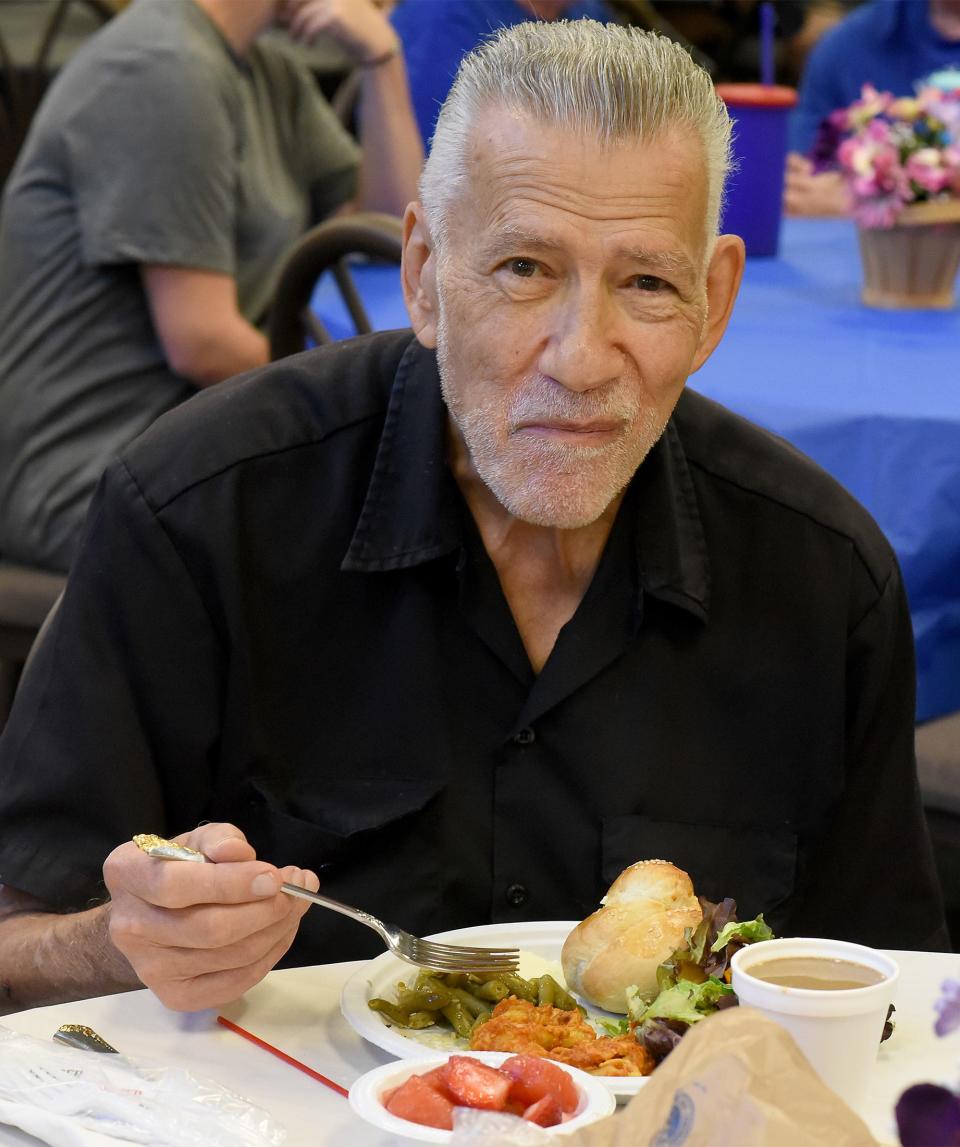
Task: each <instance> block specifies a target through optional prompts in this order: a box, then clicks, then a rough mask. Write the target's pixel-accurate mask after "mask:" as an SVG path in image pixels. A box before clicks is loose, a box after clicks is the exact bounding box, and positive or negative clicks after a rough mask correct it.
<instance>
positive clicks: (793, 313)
mask: <svg viewBox="0 0 960 1147" xmlns="http://www.w3.org/2000/svg"><path fill="white" fill-rule="evenodd" d="M357 278H358V285H359V288H360V291H361V294H362V295H363V297H364V299H365V301H366V302H367V304H368V307H369V311H370V317H371V320H372V322H373V325H374V327H375V329H377V330H387V329H391V328H396V327H403V326H406V325H407V316H406V312H405V310H404V307H403V300H402V298H401V294H400V285H399V278H398V275H397V272H396V269H395V268H392V267H359V268H358V276H357ZM859 289H860V261H859V255H858V253H857V242H856V234H855V231H854V227H853V225H852V224H851V223H849V222H847V221H845V220H786V221H785V223H784V227H783V234H782V240H781V249H780V255H779V257H777V258H773V259H749V260H748V261H747V270H746V274H745V276H744V283H743V287H742V289H741V294H740V299H739V301H738V303H737V307H736V310H735V313H734V316H733V319H732V321H731V324H730V327H729V329H728V331H727V334H726V336H725V338H724V340H723V342H722V343H721V344H720V346H719V348H718V349H717V351H716V353H715V354H714V355H713V357H712V358H711V359H710V361H709V362H708V363H707V364H706V366H705V367H704V368H703V369H702V370H701V371H700V372H699V374H697V375H695V376H694V377H693V379H692V385H693V386H694V387H695V388H696V389H697V390H700V391H701V392H702V393H704V394H707V395H709V396H710V397H711V398H715V399H716V400H717V401H718V402H722V403H723V404H724V405H725V406H728V407H730V408H731V409H732V410H736V411H738V412H739V413H741V414H744V415H746V416H747V417H748V418H751V419H752V420H753V421H755V422H758V423H760V425H761V426H765V427H767V428H768V429H769V430H772V431H774V432H775V433H777V434H780V435H782V436H783V437H784V438H786V439H787V440H788V441H790V442H792V443H793V444H794V445H795V446H797V447H799V448H800V449H801V450H803V451H804V453H806V454H809V455H810V456H811V457H812V458H814V459H815V460H816V461H817V462H819V463H820V465H822V466H823V467H824V468H825V469H826V470H828V471H829V472H830V473H831V474H833V475H834V477H836V478H837V479H838V480H839V481H840V482H841V483H842V484H843V485H844V486H846V488H847V489H848V490H849V491H850V492H851V493H852V494H853V495H854V496H855V497H856V498H857V499H858V500H859V501H860V502H862V503H863V504H864V505H865V506H866V507H867V509H868V510H870V512H871V513H872V514H873V516H874V518H876V520H877V522H878V523H879V524H880V527H881V529H882V530H883V531H884V533H885V534H886V535H887V537H888V538H889V539H890V542H891V544H892V545H893V547H894V549H895V551H896V553H897V556H898V558H899V559H900V564H901V566H902V568H903V573H904V579H905V581H906V586H907V592H908V595H909V598H910V608H911V613H912V616H913V627H914V634H915V637H916V646H917V680H918V705H917V717H918V720H926V719H928V718H931V717H935V716H938V715H940V714H943V713H947V712H952V711H954V710H957V709H960V309H957V308H954V309H953V310H951V311H940V312H938V311H876V310H871V309H870V308H868V307H865V306H863V305H862V304H861V302H860V299H859ZM314 305H315V307H316V309H317V311H318V312H319V313H320V314H321V316H322V318H323V320H324V322H325V323H326V324H327V327H328V329H329V330H330V333H331V334H332V335H333V336H334V337H336V338H342V337H345V336H347V335H349V334H352V333H353V329H352V327H351V325H350V321H349V318H348V316H347V314H346V312H345V309H344V308H343V306H342V304H340V302H339V300H338V299H337V298H336V296H335V292H334V290H333V287H332V285H331V284H329V283H321V284H320V286H319V287H318V289H317V292H316V294H315V296H314Z"/></svg>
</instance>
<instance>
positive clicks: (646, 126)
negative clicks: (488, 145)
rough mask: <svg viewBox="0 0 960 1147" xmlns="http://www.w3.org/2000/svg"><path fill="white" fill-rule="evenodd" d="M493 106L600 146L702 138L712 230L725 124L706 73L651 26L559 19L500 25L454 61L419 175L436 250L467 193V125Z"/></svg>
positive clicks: (711, 231)
mask: <svg viewBox="0 0 960 1147" xmlns="http://www.w3.org/2000/svg"><path fill="white" fill-rule="evenodd" d="M491 107H501V108H504V109H505V110H507V111H509V112H512V113H514V114H517V113H519V114H525V115H528V116H532V117H533V118H534V119H536V120H537V121H539V122H541V123H544V124H549V125H552V126H558V127H568V128H570V130H571V131H575V132H578V133H582V134H585V135H589V136H593V137H594V138H596V139H598V140H599V141H601V142H603V143H611V144H617V143H622V142H626V141H630V140H636V141H637V142H641V143H648V142H650V141H651V140H655V139H656V138H657V137H658V136H660V135H662V134H663V133H665V132H668V131H670V130H671V129H679V130H680V131H686V132H690V133H692V134H693V135H694V136H695V138H699V140H700V142H701V143H702V146H703V154H704V161H705V165H706V176H707V216H706V220H705V223H706V234H707V236H708V239H710V238H711V237H712V236H713V235H715V234H716V232H717V229H718V226H719V222H720V207H721V202H722V198H723V186H724V181H725V179H726V175H727V171H728V169H729V166H730V130H731V122H730V117H729V115H728V114H727V109H726V106H725V104H724V103H723V100H721V99H720V97H719V96H718V95H717V93H716V91H715V89H714V86H713V81H712V80H711V79H710V76H709V75H708V74H707V72H705V71H704V69H703V68H701V67H700V66H699V65H698V64H696V63H694V61H693V59H692V58H691V56H690V54H689V53H688V52H687V51H686V50H685V49H684V48H682V47H681V46H680V45H679V44H676V43H674V41H672V40H670V39H668V38H667V37H666V36H661V35H659V34H658V33H656V32H645V31H641V30H640V29H638V28H632V27H621V26H620V25H616V24H606V25H604V24H599V23H597V22H596V21H595V20H563V21H558V22H549V23H548V22H537V23H533V22H531V23H524V24H517V25H514V27H512V28H504V29H502V30H501V31H500V32H498V33H497V34H496V35H495V36H493V37H491V38H490V39H489V40H487V41H486V42H485V43H483V44H482V45H481V46H480V47H478V48H477V49H475V50H474V51H473V52H471V53H470V54H469V55H468V56H466V57H464V59H463V61H462V63H461V64H460V68H459V70H458V72H457V77H456V79H455V81H454V83H453V87H452V88H451V89H450V94H449V95H448V96H447V99H446V102H445V103H444V105H443V107H442V108H441V110H440V116H439V118H438V120H437V127H436V131H435V132H434V136H433V143H432V146H431V151H430V155H429V157H428V159H427V162H426V165H425V166H424V169H423V174H422V176H421V178H420V200H421V202H422V204H423V208H424V211H425V213H426V217H427V225H428V226H429V228H430V233H431V235H432V237H433V240H434V243H435V244H436V245H437V246H438V247H442V245H443V241H444V239H445V237H446V234H447V229H448V220H449V216H450V208H451V205H452V204H453V203H454V202H455V201H456V200H457V198H458V197H459V196H461V195H465V194H466V195H468V194H469V187H467V186H466V184H467V162H466V160H467V156H466V151H467V148H468V146H469V142H470V135H471V131H472V129H473V127H474V125H475V124H476V121H477V118H478V116H479V115H480V113H482V112H483V111H485V110H486V109H488V108H491Z"/></svg>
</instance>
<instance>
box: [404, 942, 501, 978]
mask: <svg viewBox="0 0 960 1147" xmlns="http://www.w3.org/2000/svg"><path fill="white" fill-rule="evenodd" d="M399 954H400V953H398V955H399ZM405 958H406V959H407V960H409V961H410V963H412V964H418V965H419V966H420V967H422V968H433V969H435V970H437V971H440V972H481V971H483V972H515V971H516V969H517V965H518V963H519V958H520V953H519V952H518V951H517V949H516V948H466V947H463V946H461V945H457V944H437V943H435V942H434V941H432V940H421V941H419V942H418V943H415V944H413V945H411V948H410V951H409V953H405Z"/></svg>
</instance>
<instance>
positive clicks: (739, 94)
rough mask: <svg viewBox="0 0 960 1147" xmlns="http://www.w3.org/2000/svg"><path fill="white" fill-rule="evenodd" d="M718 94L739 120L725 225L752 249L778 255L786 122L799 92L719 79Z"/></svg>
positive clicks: (723, 226) (750, 253)
mask: <svg viewBox="0 0 960 1147" xmlns="http://www.w3.org/2000/svg"><path fill="white" fill-rule="evenodd" d="M717 94H718V95H719V96H720V98H721V99H722V100H723V102H724V103H725V104H726V105H727V110H728V111H729V112H730V115H731V117H732V118H733V120H734V128H733V157H734V161H735V164H736V168H735V170H734V171H732V172H731V174H730V177H729V179H728V180H727V194H726V206H725V208H724V211H723V220H722V230H723V231H725V232H727V233H730V234H734V235H740V236H741V237H742V239H743V241H744V243H745V244H746V248H747V254H748V255H776V253H777V247H778V245H779V242H780V219H781V216H782V214H783V170H784V164H785V163H786V159H787V125H788V122H789V119H790V111H791V109H792V108H793V106H794V105H795V104H796V102H797V93H796V91H795V90H794V89H793V88H786V87H780V86H778V85H776V84H717Z"/></svg>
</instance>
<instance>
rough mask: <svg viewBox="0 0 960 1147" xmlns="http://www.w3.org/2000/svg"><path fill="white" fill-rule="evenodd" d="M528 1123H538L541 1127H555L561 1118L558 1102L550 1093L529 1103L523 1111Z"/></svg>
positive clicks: (561, 1112) (561, 1113)
mask: <svg viewBox="0 0 960 1147" xmlns="http://www.w3.org/2000/svg"><path fill="white" fill-rule="evenodd" d="M523 1118H524V1119H526V1120H527V1122H528V1123H538V1124H539V1125H540V1126H541V1127H556V1125H557V1124H558V1123H559V1122H560V1121H561V1120H562V1119H563V1111H562V1110H561V1109H560V1104H559V1103H558V1102H557V1101H556V1099H555V1098H554V1097H553V1096H552V1095H544V1096H543V1097H542V1098H541V1099H538V1100H537V1102H536V1103H531V1104H530V1106H529V1107H528V1108H527V1110H526V1111H525V1112H524V1113H523Z"/></svg>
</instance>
